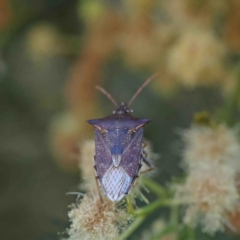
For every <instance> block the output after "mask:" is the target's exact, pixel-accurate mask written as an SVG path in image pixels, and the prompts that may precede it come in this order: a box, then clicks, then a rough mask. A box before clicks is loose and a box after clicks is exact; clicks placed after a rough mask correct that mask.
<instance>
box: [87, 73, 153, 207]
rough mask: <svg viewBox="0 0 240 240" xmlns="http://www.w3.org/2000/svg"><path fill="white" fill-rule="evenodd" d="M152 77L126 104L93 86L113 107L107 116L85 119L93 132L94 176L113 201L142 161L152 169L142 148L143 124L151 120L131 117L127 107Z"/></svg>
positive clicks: (125, 191)
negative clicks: (113, 109) (118, 102)
mask: <svg viewBox="0 0 240 240" xmlns="http://www.w3.org/2000/svg"><path fill="white" fill-rule="evenodd" d="M155 76H156V74H155V75H153V76H152V77H150V78H149V79H147V80H146V81H145V83H144V84H143V85H142V86H141V87H140V88H139V89H138V90H137V92H136V93H135V94H134V96H133V97H132V99H131V100H130V101H129V103H128V104H125V103H120V104H118V105H117V103H116V101H115V100H114V99H113V98H112V96H111V95H110V94H109V93H107V92H106V91H105V90H104V89H103V88H101V87H99V86H96V88H97V89H98V90H100V91H101V92H102V93H103V94H105V95H106V96H107V97H108V98H109V99H110V100H111V101H112V102H113V104H114V105H115V106H116V107H117V109H116V110H115V111H113V113H112V114H111V115H109V116H107V117H104V118H100V119H92V120H88V121H87V122H88V123H90V124H91V125H92V126H93V127H94V131H95V156H94V168H95V171H96V172H95V177H96V179H97V181H98V184H99V185H100V186H101V187H102V188H103V191H104V193H105V195H106V196H107V197H108V198H109V199H110V200H111V201H113V202H114V201H120V200H121V199H122V198H123V197H124V196H125V194H128V193H129V192H130V190H131V189H132V187H133V186H134V185H135V183H136V180H137V178H138V177H139V174H140V170H141V167H142V163H143V162H144V163H145V164H147V166H148V167H149V169H148V170H147V171H149V170H152V169H153V166H152V164H151V163H150V162H149V161H148V160H147V158H146V153H145V151H144V150H143V127H144V126H145V125H146V124H147V123H148V122H150V121H151V119H146V118H137V117H135V116H133V115H132V110H130V109H129V106H130V104H131V103H132V102H133V100H134V99H135V98H136V96H137V95H138V94H139V93H140V92H141V91H142V89H143V88H144V87H145V86H146V85H147V84H148V83H149V82H150V81H151V80H152V79H153V78H154V77H155Z"/></svg>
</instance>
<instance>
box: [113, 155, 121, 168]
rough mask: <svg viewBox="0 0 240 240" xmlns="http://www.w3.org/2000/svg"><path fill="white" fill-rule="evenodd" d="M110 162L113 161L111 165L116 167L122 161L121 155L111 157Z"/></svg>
mask: <svg viewBox="0 0 240 240" xmlns="http://www.w3.org/2000/svg"><path fill="white" fill-rule="evenodd" d="M112 160H113V165H114V166H115V167H118V165H119V164H120V162H121V160H122V155H121V154H116V155H112Z"/></svg>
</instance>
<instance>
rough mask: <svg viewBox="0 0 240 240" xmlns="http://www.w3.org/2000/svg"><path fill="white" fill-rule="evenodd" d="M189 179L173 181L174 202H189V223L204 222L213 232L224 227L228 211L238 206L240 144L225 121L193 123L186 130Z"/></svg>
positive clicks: (209, 231)
mask: <svg viewBox="0 0 240 240" xmlns="http://www.w3.org/2000/svg"><path fill="white" fill-rule="evenodd" d="M183 139H184V141H185V150H184V154H183V156H184V163H185V168H186V171H187V177H186V181H185V183H183V184H176V185H174V190H175V198H174V201H175V203H178V204H183V205H186V212H185V217H184V221H185V223H186V224H188V225H191V226H196V225H197V224H198V223H199V224H201V225H202V227H203V231H205V232H208V233H210V234H213V233H215V232H216V231H219V230H220V231H221V230H224V226H225V225H228V224H229V221H228V213H229V212H234V211H236V210H237V208H238V204H239V200H240V196H239V193H238V190H237V186H236V174H237V172H238V171H239V162H238V161H239V157H240V151H239V144H238V141H237V138H236V136H235V132H234V131H233V130H230V129H228V128H227V127H225V126H223V125H219V126H215V127H209V126H193V127H192V128H191V129H189V130H187V131H185V132H184V134H183Z"/></svg>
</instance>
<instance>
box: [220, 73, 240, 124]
mask: <svg viewBox="0 0 240 240" xmlns="http://www.w3.org/2000/svg"><path fill="white" fill-rule="evenodd" d="M239 98H240V69H238V70H237V77H236V83H235V87H234V89H233V93H232V94H231V95H230V96H229V100H228V101H227V102H226V105H225V108H224V112H223V120H224V121H225V123H226V124H227V125H228V126H233V124H234V117H235V114H236V111H237V110H238V103H239Z"/></svg>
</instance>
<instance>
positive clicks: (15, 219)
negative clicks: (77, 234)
mask: <svg viewBox="0 0 240 240" xmlns="http://www.w3.org/2000/svg"><path fill="white" fill-rule="evenodd" d="M239 10H240V1H237V0H208V1H207V0H168V1H166V0H159V1H157V0H156V1H155V0H152V1H147V0H122V1H120V0H114V1H110V0H98V1H97V0H0V34H1V35H0V143H1V144H0V156H1V157H0V191H1V197H0V235H1V239H9V240H11V239H24V240H32V239H37V240H48V239H49V240H54V239H60V238H61V235H60V236H59V235H58V234H57V233H58V232H63V231H64V230H65V229H66V228H67V227H68V226H69V223H68V217H67V211H68V208H67V206H68V205H69V204H70V203H72V202H73V201H74V199H75V198H74V197H72V196H66V192H69V191H76V190H77V189H78V184H79V182H80V181H79V179H80V174H79V168H78V161H81V159H78V155H79V144H80V143H81V141H83V140H85V139H88V138H92V137H93V131H92V128H91V127H90V126H88V125H87V123H86V120H87V119H91V118H99V117H103V116H105V115H107V114H110V113H111V112H112V110H113V109H114V107H113V105H112V103H111V102H110V101H109V100H108V99H106V98H105V96H102V95H101V94H100V93H99V92H97V91H96V90H95V89H94V86H95V85H96V84H99V85H101V86H103V87H104V88H105V89H107V91H109V92H110V93H111V94H112V95H113V96H114V97H115V98H116V100H118V101H119V102H120V101H125V102H127V101H129V99H130V98H131V96H132V95H133V94H134V93H135V91H136V90H137V88H138V87H139V86H140V85H141V84H142V83H143V81H144V80H146V79H147V78H148V77H149V76H150V75H152V74H153V73H155V72H157V73H158V76H157V77H156V78H155V79H154V80H153V81H152V82H151V84H149V86H148V87H147V88H146V89H145V90H144V91H143V92H142V93H141V95H139V96H138V98H137V99H136V101H135V102H134V103H133V105H132V108H133V110H134V114H135V115H136V116H138V117H146V118H151V119H153V121H152V122H151V124H149V125H148V126H147V127H146V129H145V130H146V131H145V132H146V134H145V137H146V138H147V139H148V140H149V141H151V143H152V145H153V150H154V152H156V153H158V154H160V159H159V160H158V161H157V162H156V163H155V165H156V167H157V169H158V171H157V172H156V173H155V175H154V178H155V179H156V180H157V181H159V182H160V183H164V184H167V183H168V181H170V179H171V177H172V176H179V175H180V174H181V173H182V169H181V166H179V162H180V160H181V157H180V155H181V154H180V153H181V148H182V143H181V141H180V140H179V138H180V137H179V130H181V129H183V128H186V127H188V126H190V125H191V122H192V117H193V115H194V113H196V112H198V111H202V110H206V111H209V112H211V113H213V114H214V115H215V116H217V118H219V119H221V118H222V117H224V116H225V115H224V114H225V112H226V111H228V115H227V120H226V121H227V122H228V123H229V124H233V123H234V121H236V119H237V117H238V116H239V114H238V113H237V114H236V112H237V111H232V110H233V109H235V110H236V109H238V103H239V101H238V99H239V98H240V91H239V85H238V78H239V72H238V69H239V64H240V62H239V60H240V54H239V53H240V52H239V51H240V15H239ZM237 86H238V87H237ZM229 109H230V110H229ZM229 111H230V114H229ZM231 113H232V114H231ZM233 113H234V114H233ZM225 119H226V118H225ZM149 198H150V199H151V195H150V196H149ZM159 214H160V213H156V216H158V215H159ZM162 214H168V213H167V212H166V213H165V212H164V213H162ZM149 224H151V219H149V221H148V223H145V228H147V227H148V225H149ZM239 226H240V225H239V223H238V227H239ZM239 228H240V227H239ZM140 235H141V232H137V233H136V234H135V235H134V236H133V237H132V239H138V237H139V236H140ZM197 239H218V240H220V239H222V240H227V239H238V238H237V237H235V236H234V234H232V233H231V234H218V235H216V236H215V237H209V236H207V235H204V234H202V233H201V231H200V230H199V231H198V235H197Z"/></svg>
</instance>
